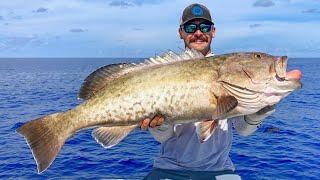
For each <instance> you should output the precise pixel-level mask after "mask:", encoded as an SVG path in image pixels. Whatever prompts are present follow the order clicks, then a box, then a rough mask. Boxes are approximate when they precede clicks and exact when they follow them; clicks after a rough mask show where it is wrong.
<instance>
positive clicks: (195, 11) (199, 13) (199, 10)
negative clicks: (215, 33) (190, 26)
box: [191, 5, 203, 16]
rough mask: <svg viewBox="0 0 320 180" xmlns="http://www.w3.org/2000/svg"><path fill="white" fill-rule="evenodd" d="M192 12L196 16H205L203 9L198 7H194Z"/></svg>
mask: <svg viewBox="0 0 320 180" xmlns="http://www.w3.org/2000/svg"><path fill="white" fill-rule="evenodd" d="M191 12H192V14H193V15H195V16H202V15H203V9H202V8H201V7H200V6H198V5H195V6H193V7H192V9H191Z"/></svg>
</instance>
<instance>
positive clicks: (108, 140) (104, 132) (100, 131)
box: [92, 125, 138, 148]
mask: <svg viewBox="0 0 320 180" xmlns="http://www.w3.org/2000/svg"><path fill="white" fill-rule="evenodd" d="M137 126H138V125H131V126H114V127H99V128H96V129H94V130H93V131H92V136H93V137H94V138H95V140H96V141H97V142H98V143H99V144H101V145H102V146H103V147H104V148H111V147H113V146H115V145H117V144H118V143H119V142H120V141H121V140H123V139H124V138H125V137H126V136H127V135H128V134H129V133H130V132H131V131H132V130H134V129H135V128H136V127H137Z"/></svg>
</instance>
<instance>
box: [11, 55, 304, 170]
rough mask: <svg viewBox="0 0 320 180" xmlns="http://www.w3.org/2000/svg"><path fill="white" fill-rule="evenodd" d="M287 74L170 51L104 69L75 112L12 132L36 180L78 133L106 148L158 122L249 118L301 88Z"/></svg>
mask: <svg viewBox="0 0 320 180" xmlns="http://www.w3.org/2000/svg"><path fill="white" fill-rule="evenodd" d="M286 67H287V57H286V56H280V57H278V56H271V55H268V54H265V53H259V52H252V53H231V54H225V55H219V56H214V57H203V56H202V55H201V54H200V53H198V52H196V51H195V50H186V51H185V52H183V53H181V54H176V53H174V52H171V51H170V52H168V53H166V54H164V55H163V56H161V57H160V56H158V57H155V58H150V59H148V60H146V61H145V62H143V63H139V64H133V63H132V64H130V63H128V64H124V63H122V64H111V65H107V66H105V67H102V68H100V69H98V70H96V71H95V72H93V73H92V74H91V75H89V76H88V77H87V78H86V79H85V82H84V84H83V85H82V88H81V90H80V93H79V97H80V98H82V99H84V102H83V103H82V104H80V105H78V106H77V107H75V108H74V109H71V110H68V111H66V112H60V113H55V114H51V115H48V116H45V117H41V118H38V119H35V120H32V121H30V122H27V123H26V124H24V125H23V126H21V127H20V128H18V129H17V132H19V133H20V134H22V135H23V136H24V137H25V139H26V140H27V143H28V144H29V146H30V148H31V151H32V153H33V156H34V158H35V160H36V163H37V166H38V172H39V173H41V172H43V171H44V170H46V169H47V168H48V167H49V166H50V164H51V163H52V162H53V160H54V159H55V157H56V156H57V154H58V152H59V151H60V149H61V147H62V146H63V145H64V143H65V141H66V140H67V139H68V138H70V137H71V136H72V135H73V134H75V133H76V132H77V131H79V130H82V129H84V128H88V127H95V129H94V130H93V133H92V135H93V137H94V138H95V139H96V140H97V141H98V142H99V143H100V144H101V145H103V146H104V147H106V148H108V147H112V146H114V145H116V144H118V143H119V142H120V141H121V140H122V139H123V138H125V137H126V136H127V135H128V134H129V133H130V132H131V131H132V130H133V129H135V128H136V127H138V126H140V124H141V121H142V120H143V119H145V118H148V117H154V116H155V115H158V114H161V115H163V116H164V117H165V118H166V119H170V120H171V121H172V122H173V123H174V124H178V123H190V122H201V120H205V119H217V120H219V119H224V118H230V117H234V116H239V115H247V114H252V113H256V112H257V111H259V110H261V109H262V108H264V107H267V106H272V105H274V104H276V103H278V102H279V101H280V100H281V99H282V98H284V97H286V96H287V95H288V94H290V93H291V92H292V91H294V90H296V89H298V88H300V87H301V83H300V78H301V72H300V71H299V70H294V71H291V72H286ZM288 74H290V76H289V75H288ZM190 119H193V120H190ZM197 124H198V125H197V126H202V123H197ZM202 128H203V127H202ZM200 133H202V131H200ZM204 133H205V132H204ZM200 137H203V135H200Z"/></svg>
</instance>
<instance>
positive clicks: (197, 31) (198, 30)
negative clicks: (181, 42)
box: [194, 29, 203, 36]
mask: <svg viewBox="0 0 320 180" xmlns="http://www.w3.org/2000/svg"><path fill="white" fill-rule="evenodd" d="M202 34H203V33H202V32H201V31H200V29H197V30H196V32H194V35H195V36H201V35H202Z"/></svg>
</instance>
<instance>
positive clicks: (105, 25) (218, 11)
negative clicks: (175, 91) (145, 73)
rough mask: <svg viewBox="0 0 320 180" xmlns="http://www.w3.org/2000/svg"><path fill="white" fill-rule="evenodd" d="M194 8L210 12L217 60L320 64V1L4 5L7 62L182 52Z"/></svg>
mask: <svg viewBox="0 0 320 180" xmlns="http://www.w3.org/2000/svg"><path fill="white" fill-rule="evenodd" d="M194 2H197V3H201V4H203V5H205V6H207V7H208V8H209V9H210V11H211V15H212V17H213V21H214V23H215V27H216V37H215V39H214V41H213V44H212V50H213V51H214V52H215V54H223V53H229V52H238V51H262V52H267V53H270V54H274V55H287V56H289V57H320V30H319V29H320V0H241V1H239V0H223V1H222V0H203V1H189V0H184V1H182V0H30V1H25V0H2V1H0V58H7V57H20V58H25V57H32V58H34V57H39V58H43V57H63V58H65V57H75V58H79V57H80V58H87V57H89V58H91V57H103V58H104V57H151V56H154V55H158V54H161V53H164V52H166V51H167V50H173V51H176V52H179V51H181V50H182V49H183V48H184V45H183V42H182V40H181V39H179V36H178V31H177V30H178V27H179V21H180V18H181V14H182V11H183V9H184V8H185V7H186V6H188V5H189V4H191V3H194Z"/></svg>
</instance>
